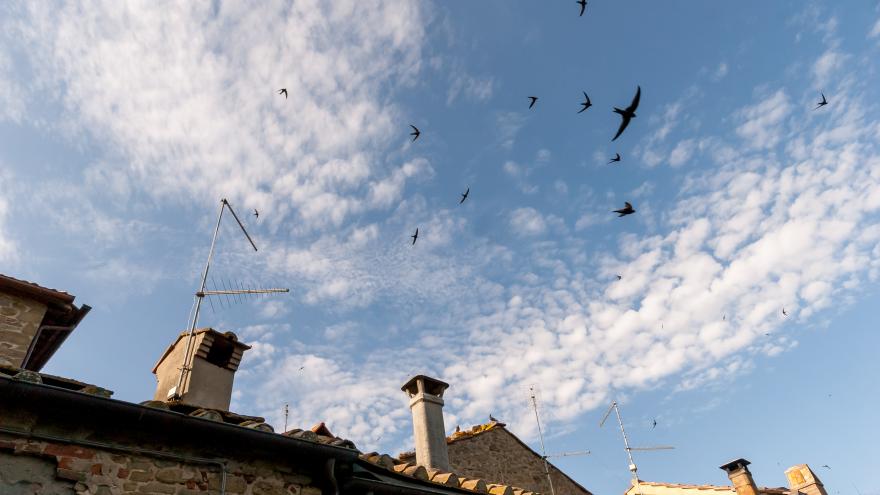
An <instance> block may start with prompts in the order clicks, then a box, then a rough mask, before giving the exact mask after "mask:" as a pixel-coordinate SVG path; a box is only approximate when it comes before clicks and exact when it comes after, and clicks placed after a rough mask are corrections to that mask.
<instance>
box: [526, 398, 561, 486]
mask: <svg viewBox="0 0 880 495" xmlns="http://www.w3.org/2000/svg"><path fill="white" fill-rule="evenodd" d="M529 399H530V400H531V401H532V409H534V410H535V422H537V423H538V437H540V439H541V459H542V460H543V461H544V474H545V475H546V476H547V483H549V484H550V495H556V490H554V489H553V480H552V479H551V478H550V464H549V463H548V462H547V449H546V448H544V431H543V430H542V429H541V418H540V417H539V416H538V399H536V398H535V386H534V385H532V386H530V387H529Z"/></svg>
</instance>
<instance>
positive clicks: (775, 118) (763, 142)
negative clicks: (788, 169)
mask: <svg viewBox="0 0 880 495" xmlns="http://www.w3.org/2000/svg"><path fill="white" fill-rule="evenodd" d="M790 110H791V104H790V103H789V99H788V95H787V94H786V93H785V91H784V90H782V89H780V90H778V91H776V92H775V93H773V94H772V95H769V96H767V97H766V98H764V99H763V100H761V101H760V102H758V103H756V104H755V105H752V106H750V107H746V108H744V109H743V110H741V111H740V112H739V117H740V119H741V121H742V124H740V125H739V127H737V128H736V133H737V134H738V135H739V136H740V137H742V138H743V139H744V140H745V144H746V145H748V146H749V147H751V148H755V149H766V148H772V147H774V146H776V145H777V144H778V143H779V142H780V141H781V140H782V137H783V126H782V124H783V121H784V120H785V117H786V116H787V115H788V113H789V111H790Z"/></svg>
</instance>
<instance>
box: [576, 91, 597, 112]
mask: <svg viewBox="0 0 880 495" xmlns="http://www.w3.org/2000/svg"><path fill="white" fill-rule="evenodd" d="M584 99H586V100H587V101H585V102H583V103H581V106H582V107H584V108H581V109H580V110H578V113H581V112H583V111H584V110H586V109H588V108H590V107H591V106H593V102H592V101H590V97H589V96H587V92H586V91H584Z"/></svg>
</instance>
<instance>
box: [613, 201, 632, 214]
mask: <svg viewBox="0 0 880 495" xmlns="http://www.w3.org/2000/svg"><path fill="white" fill-rule="evenodd" d="M635 212H636V210H634V209H633V205H631V204H629V202H628V201H627V202H625V203H623V208H621V209H619V210H614V213H619V215H617V216H618V218H619V217H625V216H627V215H632V214H633V213H635Z"/></svg>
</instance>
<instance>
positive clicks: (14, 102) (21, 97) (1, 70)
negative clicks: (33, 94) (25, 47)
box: [0, 38, 27, 123]
mask: <svg viewBox="0 0 880 495" xmlns="http://www.w3.org/2000/svg"><path fill="white" fill-rule="evenodd" d="M0 39H2V38H0ZM14 74H15V68H14V67H13V64H12V58H11V57H10V56H9V54H7V53H5V52H3V51H2V50H0V122H3V121H4V120H8V121H11V122H14V123H19V122H21V120H22V118H23V116H24V114H25V108H26V106H27V105H26V100H25V98H26V93H25V89H24V88H22V87H21V85H20V84H19V83H18V81H17V80H16V79H15V77H14Z"/></svg>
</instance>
